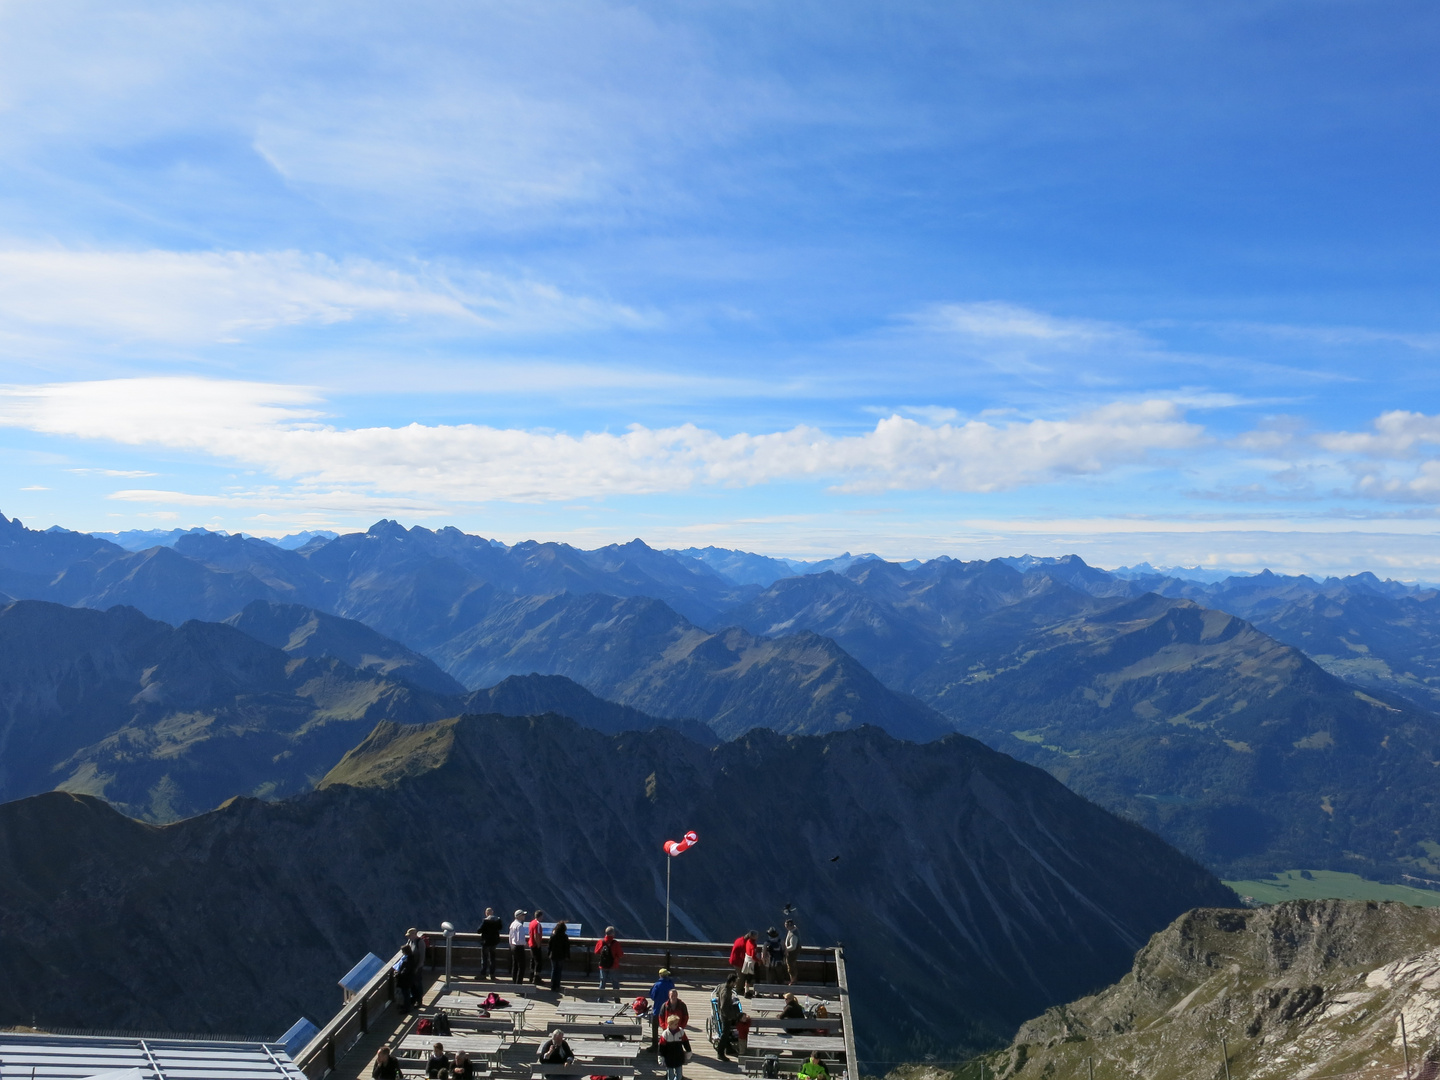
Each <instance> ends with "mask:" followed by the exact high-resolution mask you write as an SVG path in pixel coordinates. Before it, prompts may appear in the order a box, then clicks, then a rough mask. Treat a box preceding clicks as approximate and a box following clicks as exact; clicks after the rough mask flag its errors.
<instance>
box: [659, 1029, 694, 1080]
mask: <svg viewBox="0 0 1440 1080" xmlns="http://www.w3.org/2000/svg"><path fill="white" fill-rule="evenodd" d="M689 1056H690V1038H689V1036H687V1035H686V1034H685V1029H684V1028H682V1027H681V1026H680V1017H678V1016H676V1015H675V1014H674V1013H671V1014H670V1019H669V1020H667V1021H666V1022H665V1030H664V1031H662V1032H661V1033H660V1060H661V1061H663V1062H664V1063H665V1080H684V1077H683V1076H682V1075H681V1068H682V1067H683V1066H684V1064H685V1059H686V1058H687V1057H689Z"/></svg>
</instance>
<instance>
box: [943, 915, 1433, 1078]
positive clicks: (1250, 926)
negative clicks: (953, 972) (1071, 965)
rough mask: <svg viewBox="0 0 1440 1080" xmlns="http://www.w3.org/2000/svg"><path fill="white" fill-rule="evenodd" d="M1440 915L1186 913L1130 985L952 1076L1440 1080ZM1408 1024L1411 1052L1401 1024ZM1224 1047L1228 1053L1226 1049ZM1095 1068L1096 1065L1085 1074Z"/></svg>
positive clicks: (1070, 1010) (1065, 1008) (1149, 948)
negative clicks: (1438, 1079) (1439, 1002)
mask: <svg viewBox="0 0 1440 1080" xmlns="http://www.w3.org/2000/svg"><path fill="white" fill-rule="evenodd" d="M1437 990H1440V910H1437V909H1435V908H1416V907H1407V906H1405V905H1403V904H1397V903H1378V904H1377V903H1374V902H1368V903H1367V902H1365V901H1343V900H1292V901H1288V902H1286V903H1284V904H1278V905H1276V906H1274V907H1269V908H1261V909H1258V910H1252V911H1233V910H1214V909H1210V910H1199V911H1192V912H1188V913H1186V914H1185V915H1182V916H1181V917H1180V918H1179V919H1177V920H1176V921H1175V922H1174V923H1173V924H1172V925H1171V926H1170V927H1168V928H1167V929H1165V930H1163V931H1161V932H1160V933H1158V934H1156V935H1155V936H1154V937H1153V938H1152V939H1151V940H1150V942H1149V944H1147V945H1146V946H1145V948H1144V949H1142V950H1141V951H1140V953H1139V954H1138V955H1137V956H1136V958H1135V963H1134V966H1133V967H1132V969H1131V971H1130V972H1129V974H1127V975H1126V976H1125V977H1124V978H1122V979H1120V980H1119V981H1118V982H1117V983H1115V984H1114V985H1113V986H1110V987H1108V988H1107V989H1105V990H1102V991H1101V992H1100V993H1098V994H1095V995H1093V996H1090V997H1086V998H1081V999H1080V1000H1078V1001H1073V1002H1071V1003H1069V1004H1066V1005H1060V1006H1056V1007H1054V1008H1052V1009H1049V1010H1047V1011H1046V1012H1045V1013H1044V1014H1043V1015H1042V1016H1039V1017H1037V1018H1035V1019H1033V1020H1031V1021H1029V1022H1027V1023H1026V1024H1024V1025H1022V1026H1021V1028H1020V1030H1019V1032H1018V1034H1017V1035H1016V1036H1015V1039H1014V1041H1013V1042H1012V1043H1011V1045H1010V1046H1009V1047H1008V1048H1007V1049H1005V1050H1002V1051H998V1052H995V1053H992V1054H988V1055H986V1056H985V1057H983V1058H981V1059H979V1060H977V1061H975V1062H972V1063H971V1064H970V1065H968V1066H966V1067H965V1068H963V1069H961V1070H959V1071H957V1072H956V1073H955V1074H954V1075H955V1076H956V1077H957V1078H963V1080H970V1078H971V1077H978V1076H979V1075H980V1071H981V1066H982V1064H983V1066H984V1069H985V1075H986V1076H994V1077H997V1078H998V1080H1009V1078H1012V1077H1013V1078H1016V1080H1025V1078H1030V1077H1036V1078H1038V1077H1049V1076H1085V1075H1087V1068H1088V1067H1090V1066H1092V1065H1093V1068H1094V1070H1095V1075H1096V1076H1105V1077H1134V1078H1139V1077H1145V1078H1147V1080H1181V1078H1185V1080H1189V1078H1194V1077H1221V1076H1224V1075H1226V1073H1225V1069H1226V1066H1227V1060H1226V1059H1227V1057H1228V1069H1229V1073H1230V1075H1233V1076H1236V1077H1251V1078H1254V1080H1306V1078H1309V1077H1320V1076H1325V1077H1335V1076H1343V1077H1355V1078H1357V1080H1366V1078H1374V1080H1378V1078H1380V1077H1385V1078H1392V1077H1398V1076H1404V1075H1406V1071H1405V1065H1406V1050H1407V1046H1406V1043H1408V1052H1409V1075H1411V1076H1412V1077H1422V1078H1426V1080H1433V1078H1434V1077H1435V1075H1436V1074H1437V1071H1440V1008H1437V1007H1436V1004H1435V992H1436V991H1437ZM1402 1016H1403V1018H1404V1023H1405V1041H1403V1042H1402V1038H1401V1032H1400V1019H1401V1017H1402ZM1222 1039H1224V1044H1223V1046H1222V1043H1221V1040H1222ZM1087 1059H1088V1062H1087Z"/></svg>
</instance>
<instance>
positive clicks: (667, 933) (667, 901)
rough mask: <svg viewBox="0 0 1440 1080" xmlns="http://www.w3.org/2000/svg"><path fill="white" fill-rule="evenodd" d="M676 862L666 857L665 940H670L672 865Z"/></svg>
mask: <svg viewBox="0 0 1440 1080" xmlns="http://www.w3.org/2000/svg"><path fill="white" fill-rule="evenodd" d="M674 861H675V860H674V859H672V858H671V857H670V856H669V855H666V856H665V940H666V941H667V942H668V941H669V940H670V864H671V863H672V862H674Z"/></svg>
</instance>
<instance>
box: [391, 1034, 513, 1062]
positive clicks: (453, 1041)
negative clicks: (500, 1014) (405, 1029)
mask: <svg viewBox="0 0 1440 1080" xmlns="http://www.w3.org/2000/svg"><path fill="white" fill-rule="evenodd" d="M437 1042H438V1043H440V1044H441V1045H442V1046H444V1047H445V1052H446V1053H447V1054H450V1055H452V1056H453V1055H454V1054H455V1051H457V1050H464V1051H465V1052H466V1053H467V1054H469V1055H470V1056H471V1057H472V1058H479V1059H481V1060H482V1061H486V1060H489V1059H490V1058H492V1057H494V1056H495V1055H497V1054H499V1053H500V1049H501V1047H502V1046H503V1045H504V1040H502V1039H501V1038H500V1036H499V1035H413V1034H412V1035H406V1036H405V1038H403V1039H401V1040H400V1045H399V1046H397V1047H396V1048H395V1050H396V1052H397V1053H399V1054H414V1055H416V1056H417V1057H424V1056H425V1055H426V1054H428V1053H430V1051H431V1050H433V1049H434V1048H435V1044H436V1043H437Z"/></svg>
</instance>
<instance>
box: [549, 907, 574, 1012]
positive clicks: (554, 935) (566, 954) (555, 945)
mask: <svg viewBox="0 0 1440 1080" xmlns="http://www.w3.org/2000/svg"><path fill="white" fill-rule="evenodd" d="M569 959H570V928H569V927H568V926H566V925H565V920H564V919H561V920H560V921H559V922H557V923H556V924H555V929H553V930H551V931H550V992H551V993H553V994H558V993H560V974H561V972H562V970H563V969H564V967H565V961H566V960H569Z"/></svg>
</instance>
